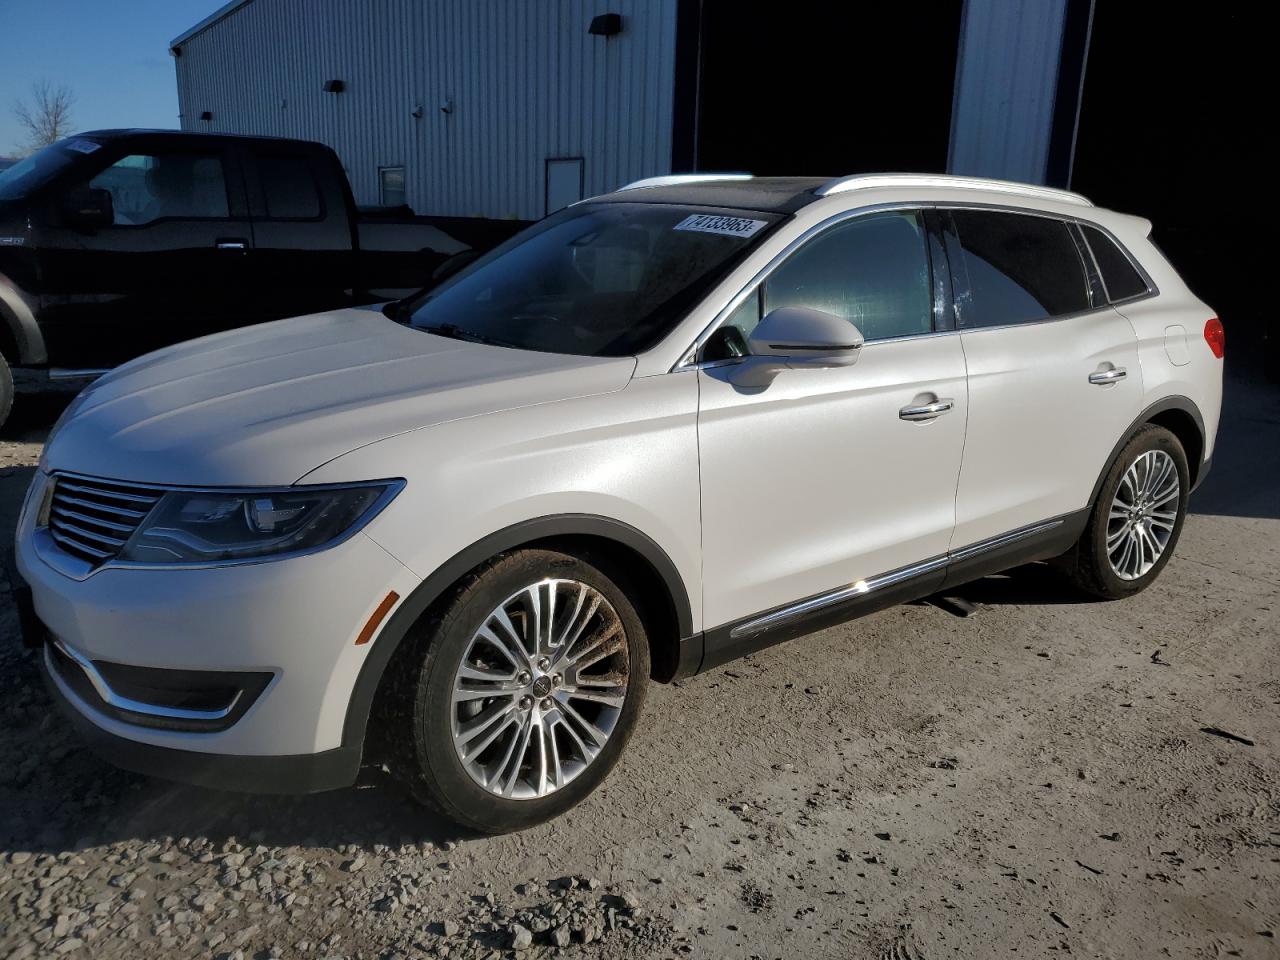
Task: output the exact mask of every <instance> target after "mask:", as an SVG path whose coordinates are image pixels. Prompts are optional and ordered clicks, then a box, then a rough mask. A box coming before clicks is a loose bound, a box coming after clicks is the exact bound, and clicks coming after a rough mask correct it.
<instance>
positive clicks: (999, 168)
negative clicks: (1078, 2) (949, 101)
mask: <svg viewBox="0 0 1280 960" xmlns="http://www.w3.org/2000/svg"><path fill="white" fill-rule="evenodd" d="M1065 15H1066V0H1043V2H1041V3H1035V4H1024V3H1021V2H1019V0H968V2H967V3H966V4H965V12H964V23H963V24H962V25H961V30H962V31H963V39H962V46H961V55H960V62H959V64H958V66H957V68H956V96H955V107H954V111H953V116H952V122H951V157H950V162H949V164H948V169H949V171H950V172H952V173H960V174H970V175H974V176H988V177H1001V178H1004V179H1009V180H1022V181H1026V182H1029V183H1043V182H1044V179H1045V172H1046V163H1047V160H1048V151H1049V135H1050V131H1051V129H1052V122H1053V108H1054V95H1055V90H1056V86H1057V78H1058V62H1059V58H1060V53H1061V46H1062V31H1063V25H1064V23H1065Z"/></svg>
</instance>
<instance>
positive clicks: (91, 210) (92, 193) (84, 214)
mask: <svg viewBox="0 0 1280 960" xmlns="http://www.w3.org/2000/svg"><path fill="white" fill-rule="evenodd" d="M62 217H63V219H64V220H65V221H66V222H67V223H68V224H69V225H70V226H73V227H80V228H83V229H92V228H95V227H109V226H111V224H112V223H114V222H115V218H116V214H115V208H114V206H113V205H112V203H111V191H110V190H98V189H95V188H93V187H77V188H76V189H74V190H70V191H68V192H67V194H66V196H64V197H63V198H62Z"/></svg>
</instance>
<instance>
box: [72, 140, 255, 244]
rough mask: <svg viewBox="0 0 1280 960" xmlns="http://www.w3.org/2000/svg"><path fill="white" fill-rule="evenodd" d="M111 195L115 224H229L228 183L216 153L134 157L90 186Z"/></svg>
mask: <svg viewBox="0 0 1280 960" xmlns="http://www.w3.org/2000/svg"><path fill="white" fill-rule="evenodd" d="M89 186H90V187H91V188H93V189H97V190H106V191H109V192H110V194H111V203H112V206H113V207H114V209H115V220H114V222H115V223H116V224H118V225H121V226H140V225H142V224H144V223H151V222H153V221H155V220H165V219H174V218H177V219H181V220H193V219H226V218H227V217H228V216H230V213H229V209H228V206H227V183H226V176H225V174H224V173H223V170H222V159H221V158H220V157H218V156H217V155H214V154H208V155H202V154H193V153H155V154H146V153H132V154H130V155H129V156H127V157H121V158H120V159H119V160H117V161H116V162H115V163H113V164H112V165H111V166H109V167H107V169H105V170H103V171H102V172H101V173H99V174H98V175H97V176H95V177H94V178H93V179H91V180H90V181H89Z"/></svg>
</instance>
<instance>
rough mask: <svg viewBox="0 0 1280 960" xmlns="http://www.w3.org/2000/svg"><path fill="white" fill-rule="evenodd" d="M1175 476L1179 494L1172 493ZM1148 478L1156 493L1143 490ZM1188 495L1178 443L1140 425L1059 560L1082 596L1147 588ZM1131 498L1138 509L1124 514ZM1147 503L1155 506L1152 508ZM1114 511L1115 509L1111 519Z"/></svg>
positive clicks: (1168, 549)
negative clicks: (1072, 544) (1081, 528)
mask: <svg viewBox="0 0 1280 960" xmlns="http://www.w3.org/2000/svg"><path fill="white" fill-rule="evenodd" d="M1144 465H1146V466H1144ZM1174 475H1176V477H1177V490H1176V491H1174V493H1170V492H1169V491H1170V487H1171V484H1172V481H1173V477H1174ZM1148 481H1149V482H1150V484H1151V485H1153V486H1154V487H1155V488H1156V489H1155V491H1154V495H1153V494H1152V493H1151V492H1150V491H1147V490H1146V486H1147V484H1148ZM1122 487H1123V492H1122V493H1120V500H1119V501H1117V493H1118V492H1120V491H1121V488H1122ZM1190 491H1191V475H1190V472H1189V470H1188V469H1187V455H1186V452H1185V451H1184V450H1183V449H1182V444H1181V443H1180V442H1179V441H1178V438H1177V437H1175V436H1174V435H1173V434H1172V433H1170V432H1169V431H1168V430H1166V429H1165V428H1164V427H1158V426H1156V425H1155V424H1150V423H1148V424H1143V425H1142V426H1141V427H1139V428H1138V429H1137V430H1136V431H1134V434H1133V436H1132V437H1130V439H1129V442H1128V443H1126V444H1125V445H1124V448H1123V449H1122V450H1121V451H1120V453H1119V454H1118V455H1117V457H1116V459H1115V462H1114V463H1112V465H1111V469H1110V470H1108V471H1107V475H1106V477H1105V478H1104V479H1103V482H1102V487H1101V488H1100V489H1099V490H1098V497H1097V499H1096V500H1095V501H1094V504H1093V510H1092V511H1091V512H1090V514H1089V522H1088V525H1087V526H1086V527H1085V531H1084V533H1083V534H1082V535H1081V537H1080V541H1079V543H1077V544H1076V547H1075V549H1074V550H1073V551H1072V552H1071V553H1070V554H1068V555H1067V557H1065V558H1064V560H1066V561H1067V564H1066V565H1067V572H1068V574H1069V575H1070V577H1071V579H1072V580H1073V581H1074V582H1075V584H1076V585H1077V586H1078V587H1080V589H1082V590H1084V591H1085V592H1086V593H1090V594H1093V595H1094V596H1096V597H1101V598H1103V599H1106V600H1118V599H1120V598H1122V597H1130V596H1133V595H1134V594H1135V593H1138V592H1140V591H1142V590H1145V589H1146V588H1147V587H1149V586H1150V585H1151V584H1152V583H1153V582H1154V581H1155V579H1156V577H1158V576H1159V575H1160V571H1161V570H1163V569H1164V567H1165V564H1167V563H1168V562H1169V557H1170V556H1172V555H1173V551H1174V548H1175V547H1176V546H1177V545H1178V537H1179V536H1180V535H1181V533H1182V524H1183V521H1184V520H1185V519H1186V515H1187V498H1188V496H1189V495H1190ZM1175 494H1176V495H1175ZM1131 499H1132V500H1134V504H1135V506H1134V508H1133V509H1134V510H1135V511H1136V512H1128V513H1126V508H1127V504H1128V501H1129V500H1131ZM1152 500H1154V501H1156V502H1155V503H1154V504H1152V503H1150V501H1152ZM1144 503H1147V504H1150V505H1149V506H1143V504H1144ZM1175 506H1176V509H1170V508H1173V507H1175ZM1113 507H1115V508H1116V511H1117V513H1116V516H1114V517H1113V515H1112V508H1113ZM1135 518H1136V519H1137V520H1138V522H1137V523H1134V522H1133V520H1134V519H1135ZM1109 537H1110V541H1109ZM1161 537H1163V538H1164V539H1163V543H1161V539H1160V538H1161ZM1109 543H1110V549H1108V546H1109ZM1157 548H1158V549H1157ZM1126 549H1127V550H1128V553H1126V552H1125V551H1126Z"/></svg>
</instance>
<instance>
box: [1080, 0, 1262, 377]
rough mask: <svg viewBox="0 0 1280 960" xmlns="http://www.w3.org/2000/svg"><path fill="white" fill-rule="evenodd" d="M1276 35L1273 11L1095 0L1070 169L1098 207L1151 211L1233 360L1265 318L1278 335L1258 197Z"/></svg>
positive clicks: (1243, 358)
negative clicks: (1222, 328)
mask: <svg viewBox="0 0 1280 960" xmlns="http://www.w3.org/2000/svg"><path fill="white" fill-rule="evenodd" d="M1272 34H1273V31H1272V30H1271V29H1270V28H1269V27H1268V26H1267V24H1266V23H1264V14H1263V12H1262V8H1252V7H1243V6H1242V7H1236V8H1230V7H1227V6H1223V5H1219V6H1218V7H1216V8H1214V10H1213V12H1212V14H1209V13H1205V12H1200V13H1192V12H1191V11H1190V10H1187V11H1182V12H1180V13H1177V14H1174V13H1173V12H1172V8H1170V9H1167V10H1162V9H1157V8H1152V7H1149V6H1147V5H1145V4H1127V3H1122V2H1120V0H1098V2H1097V4H1096V5H1095V8H1094V20H1093V31H1092V38H1091V41H1090V47H1089V55H1088V61H1087V65H1086V69H1085V82H1084V97H1083V100H1082V104H1081V110H1080V126H1079V132H1078V135H1077V140H1076V155H1075V167H1074V171H1073V175H1072V180H1071V186H1072V188H1073V189H1075V190H1079V191H1080V192H1081V193H1084V194H1085V195H1086V196H1088V197H1090V198H1092V199H1093V200H1094V201H1095V202H1096V203H1098V204H1099V205H1101V206H1106V207H1113V208H1114V209H1117V210H1122V211H1125V212H1126V213H1136V214H1139V215H1140V216H1144V217H1148V218H1149V219H1150V220H1152V222H1153V223H1154V224H1155V230H1154V233H1153V236H1154V238H1155V241H1156V243H1158V244H1159V245H1160V247H1161V249H1162V250H1164V252H1165V254H1166V255H1167V256H1168V257H1169V259H1170V260H1172V261H1173V263H1174V265H1175V266H1176V267H1177V268H1178V270H1179V272H1181V274H1182V275H1183V277H1184V278H1186V280H1187V282H1188V283H1189V284H1190V286H1191V288H1192V290H1194V291H1195V292H1196V294H1197V295H1198V296H1199V297H1200V298H1201V299H1203V300H1205V301H1206V302H1207V303H1209V304H1210V306H1212V307H1213V308H1214V309H1215V310H1217V311H1218V313H1219V315H1220V316H1221V317H1222V321H1223V323H1224V324H1225V325H1226V328H1227V354H1228V359H1229V362H1230V363H1231V364H1232V365H1233V366H1235V365H1237V364H1241V363H1242V362H1244V363H1248V362H1251V359H1252V358H1253V357H1256V356H1258V355H1259V353H1260V350H1259V348H1260V347H1261V346H1262V345H1263V344H1262V341H1263V337H1264V333H1265V332H1266V325H1267V324H1269V323H1270V324H1272V326H1271V328H1270V331H1269V332H1270V335H1271V337H1273V338H1275V337H1277V336H1280V329H1278V328H1277V327H1276V326H1275V325H1274V321H1273V320H1272V318H1271V316H1270V298H1269V297H1267V296H1265V294H1266V291H1264V289H1263V284H1264V283H1266V284H1267V285H1268V286H1269V285H1270V273H1271V272H1272V270H1271V269H1270V268H1269V267H1268V266H1267V265H1264V262H1263V256H1264V253H1265V254H1269V253H1270V251H1269V249H1268V246H1269V245H1264V244H1263V243H1262V242H1261V241H1262V240H1263V236H1262V232H1263V225H1264V224H1265V223H1267V222H1269V217H1268V216H1267V212H1266V210H1265V207H1262V206H1261V205H1260V204H1259V203H1258V199H1257V198H1258V193H1259V189H1260V186H1259V182H1258V178H1260V177H1265V176H1266V175H1267V173H1268V172H1269V170H1270V157H1269V156H1268V155H1264V153H1263V143H1264V139H1266V140H1269V139H1270V137H1269V134H1270V132H1271V131H1270V128H1271V127H1272V126H1273V124H1271V122H1270V121H1269V120H1268V119H1267V116H1268V114H1269V110H1268V107H1267V104H1268V103H1269V99H1268V95H1267V91H1268V90H1270V89H1271V88H1272V83H1271V82H1270V81H1271V77H1270V73H1271V72H1272V70H1273V66H1272V62H1273V60H1274V57H1273V56H1272V52H1271V49H1270V48H1271V46H1272V45H1273V40H1272ZM1269 346H1270V347H1271V348H1272V349H1273V350H1274V347H1275V342H1274V340H1273V341H1272V342H1271V344H1270V345H1269Z"/></svg>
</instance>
